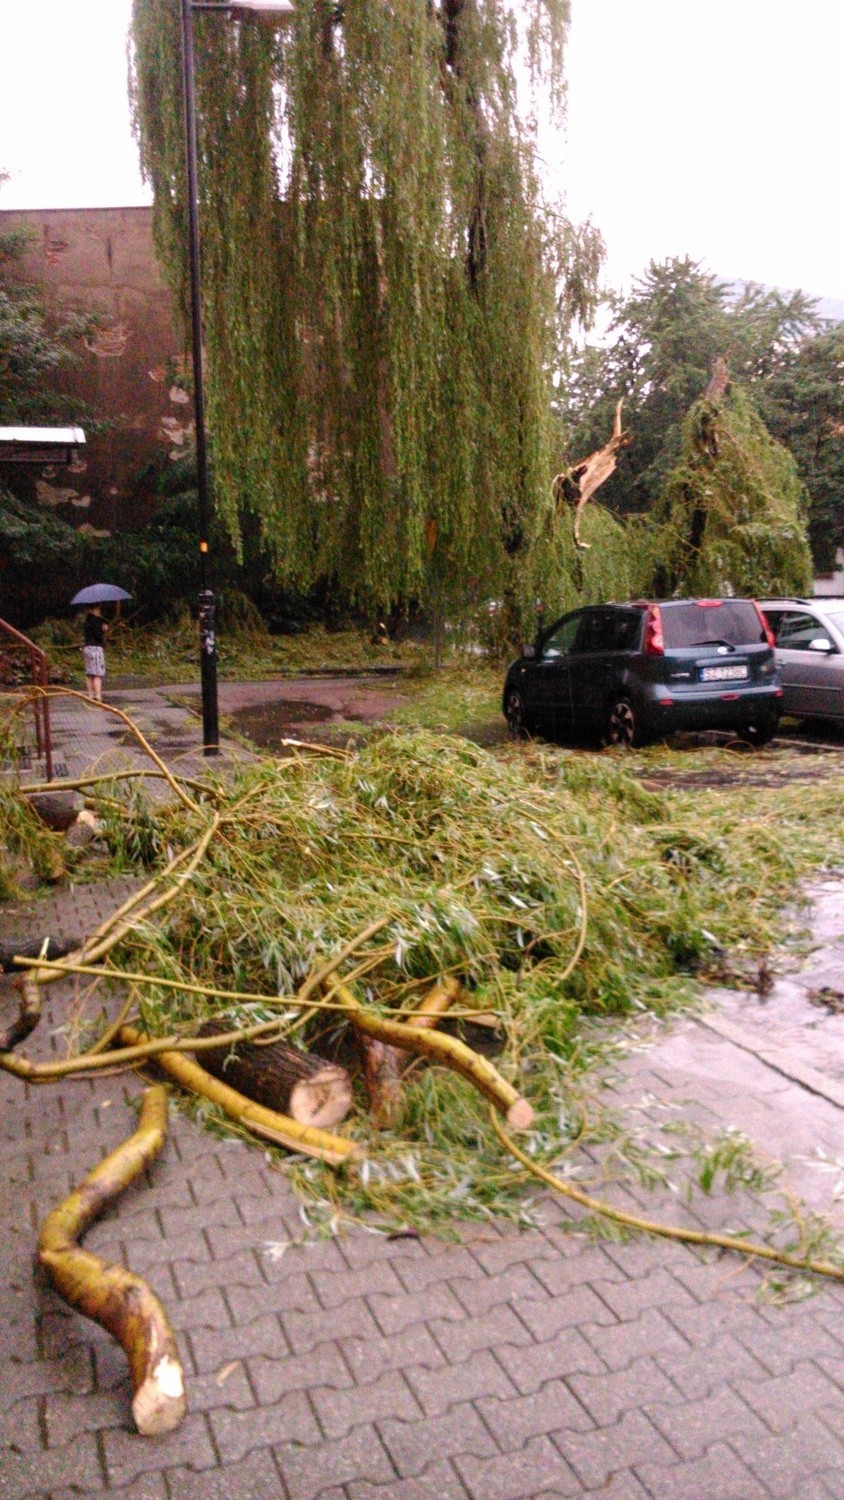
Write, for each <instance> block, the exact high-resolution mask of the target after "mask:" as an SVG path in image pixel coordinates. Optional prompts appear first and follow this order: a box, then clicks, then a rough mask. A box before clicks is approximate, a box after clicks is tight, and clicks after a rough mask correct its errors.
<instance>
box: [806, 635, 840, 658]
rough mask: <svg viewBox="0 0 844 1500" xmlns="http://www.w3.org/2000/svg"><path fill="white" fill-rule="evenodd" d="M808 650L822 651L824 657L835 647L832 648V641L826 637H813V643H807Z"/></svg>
mask: <svg viewBox="0 0 844 1500" xmlns="http://www.w3.org/2000/svg"><path fill="white" fill-rule="evenodd" d="M809 650H810V651H822V652H823V654H824V655H825V656H828V655H829V653H830V652H831V651H834V650H835V647H834V646H833V644H832V641H831V640H829V639H828V638H827V636H825V635H818V636H815V639H814V640H813V641H810V642H809Z"/></svg>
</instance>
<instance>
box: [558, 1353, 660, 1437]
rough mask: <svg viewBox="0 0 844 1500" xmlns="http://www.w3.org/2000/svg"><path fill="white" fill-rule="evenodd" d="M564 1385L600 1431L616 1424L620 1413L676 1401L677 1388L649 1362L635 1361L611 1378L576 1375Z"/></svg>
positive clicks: (645, 1360)
mask: <svg viewBox="0 0 844 1500" xmlns="http://www.w3.org/2000/svg"><path fill="white" fill-rule="evenodd" d="M567 1382H568V1385H569V1386H570V1388H571V1390H572V1391H573V1392H574V1394H575V1396H576V1397H577V1398H578V1400H579V1401H580V1402H581V1403H582V1405H583V1406H584V1407H585V1408H586V1410H587V1411H588V1412H589V1413H590V1415H591V1416H592V1418H593V1419H594V1422H595V1423H596V1424H597V1425H598V1426H600V1427H605V1426H607V1425H608V1423H610V1422H615V1421H616V1420H617V1419H618V1418H619V1417H620V1416H621V1414H622V1412H625V1411H632V1410H634V1408H636V1407H639V1406H647V1405H649V1403H650V1402H653V1401H666V1402H671V1401H677V1399H678V1393H677V1390H676V1387H675V1386H673V1385H672V1383H671V1381H670V1380H669V1379H668V1377H667V1375H665V1374H664V1373H663V1371H662V1370H661V1369H660V1368H659V1365H658V1364H657V1363H656V1361H655V1360H654V1359H651V1358H645V1359H635V1360H633V1362H632V1364H630V1365H628V1366H627V1368H626V1369H624V1370H616V1371H614V1372H613V1373H612V1374H607V1373H602V1374H600V1375H584V1374H579V1373H577V1372H575V1373H574V1374H572V1375H569V1376H568V1377H567Z"/></svg>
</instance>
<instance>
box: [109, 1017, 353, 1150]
mask: <svg viewBox="0 0 844 1500" xmlns="http://www.w3.org/2000/svg"><path fill="white" fill-rule="evenodd" d="M120 1040H121V1042H124V1043H125V1044H126V1047H127V1048H129V1047H132V1048H135V1047H138V1046H143V1045H145V1044H147V1043H148V1041H149V1038H148V1037H145V1036H144V1035H143V1033H142V1032H140V1031H137V1030H136V1029H135V1027H134V1026H122V1027H121V1029H120ZM219 1040H220V1039H219V1038H217V1037H215V1038H211V1045H212V1046H214V1045H219ZM195 1045H196V1044H195V1043H194V1046H195ZM156 1062H157V1063H158V1065H159V1067H161V1068H163V1069H164V1071H165V1073H168V1074H169V1075H170V1077H171V1078H175V1080H176V1082H177V1083H180V1084H181V1085H182V1087H183V1088H186V1089H189V1090H190V1092H191V1093H194V1094H200V1095H201V1096H202V1097H203V1099H210V1101H211V1103H212V1104H218V1105H219V1106H220V1108H221V1109H223V1110H225V1113H226V1114H227V1115H228V1116H229V1118H230V1119H232V1120H236V1121H237V1122H238V1124H240V1125H244V1126H245V1127H246V1129H247V1130H251V1131H252V1132H253V1134H254V1135H259V1136H261V1138H262V1140H266V1141H273V1142H274V1144H275V1145H277V1146H285V1147H286V1148H287V1150H288V1151H296V1152H304V1153H305V1155H307V1156H316V1157H318V1158H319V1160H320V1161H325V1162H328V1163H329V1165H330V1166H332V1167H337V1166H340V1165H341V1163H343V1162H345V1161H357V1160H360V1158H361V1157H363V1156H364V1155H365V1152H364V1149H363V1147H362V1146H360V1145H359V1144H358V1142H357V1141H351V1140H348V1139H347V1137H346V1136H342V1135H332V1134H330V1133H329V1132H328V1131H327V1130H317V1129H316V1128H315V1127H314V1126H313V1125H300V1124H299V1123H298V1122H297V1121H296V1120H291V1119H290V1118H289V1116H287V1115H280V1114H277V1113H276V1112H275V1110H272V1109H266V1108H265V1106H264V1105H263V1104H256V1103H254V1101H253V1100H251V1099H245V1098H244V1097H243V1095H242V1094H239V1093H238V1092H237V1090H236V1089H233V1088H230V1087H229V1085H228V1084H227V1083H221V1082H220V1080H219V1079H217V1078H212V1076H211V1074H210V1073H208V1072H206V1070H205V1068H201V1067H200V1066H199V1063H197V1062H194V1061H193V1060H192V1059H191V1058H189V1057H184V1056H183V1055H182V1053H181V1052H176V1051H175V1050H172V1049H171V1050H165V1051H161V1052H159V1053H158V1054H157V1056H156Z"/></svg>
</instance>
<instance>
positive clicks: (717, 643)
mask: <svg viewBox="0 0 844 1500" xmlns="http://www.w3.org/2000/svg"><path fill="white" fill-rule="evenodd" d="M698 646H726V647H727V650H728V651H735V649H736V648H735V645H734V643H733V642H732V641H722V640H720V639H718V638H717V637H716V639H715V640H714V641H692V643H691V648H690V649H691V650H692V651H696V650H697V648H698Z"/></svg>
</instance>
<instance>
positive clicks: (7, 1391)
mask: <svg viewBox="0 0 844 1500" xmlns="http://www.w3.org/2000/svg"><path fill="white" fill-rule="evenodd" d="M8 1349H9V1346H8V1341H7V1339H6V1338H5V1326H4V1356H5V1357H4V1359H3V1370H2V1380H0V1411H7V1410H8V1409H9V1408H10V1407H12V1406H14V1404H15V1402H16V1401H20V1400H21V1399H22V1397H24V1396H45V1395H47V1394H48V1393H49V1392H56V1393H57V1394H58V1393H63V1394H64V1395H66V1396H68V1397H73V1396H86V1395H89V1394H90V1392H91V1391H92V1389H93V1370H92V1365H91V1359H90V1355H89V1353H88V1350H87V1349H85V1348H84V1347H81V1346H79V1347H77V1348H75V1349H69V1350H68V1351H67V1353H66V1354H64V1355H61V1356H60V1357H59V1358H58V1359H53V1360H46V1359H36V1358H33V1359H31V1360H21V1359H17V1358H10V1356H9V1352H8ZM34 1352H35V1351H34V1350H33V1354H34Z"/></svg>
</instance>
